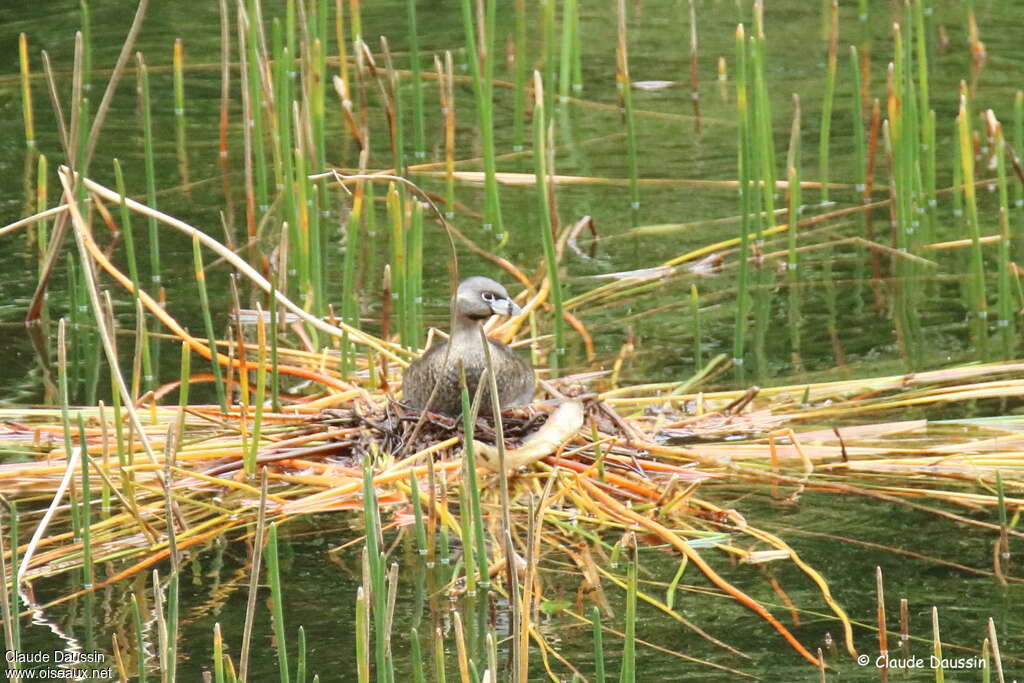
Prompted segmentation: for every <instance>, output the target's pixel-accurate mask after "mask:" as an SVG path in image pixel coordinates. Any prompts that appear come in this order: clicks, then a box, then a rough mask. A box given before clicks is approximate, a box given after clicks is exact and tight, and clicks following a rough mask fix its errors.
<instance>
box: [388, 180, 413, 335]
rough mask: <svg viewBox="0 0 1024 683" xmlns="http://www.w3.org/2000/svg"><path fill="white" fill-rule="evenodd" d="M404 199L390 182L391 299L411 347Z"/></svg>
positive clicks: (399, 325) (399, 326)
mask: <svg viewBox="0 0 1024 683" xmlns="http://www.w3.org/2000/svg"><path fill="white" fill-rule="evenodd" d="M401 202H402V200H401V197H400V196H399V193H398V188H396V187H395V184H394V183H393V182H392V183H389V184H388V195H387V208H388V222H389V224H390V225H391V277H392V280H391V300H392V302H393V304H394V311H395V313H396V314H397V316H398V330H399V336H400V338H401V342H402V346H404V347H406V348H409V339H408V328H407V325H406V324H407V322H408V320H409V290H408V284H407V278H406V275H407V265H406V261H407V257H408V254H407V253H406V237H405V225H404V221H403V220H402V218H403V216H402V203H401Z"/></svg>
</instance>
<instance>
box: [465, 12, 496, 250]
mask: <svg viewBox="0 0 1024 683" xmlns="http://www.w3.org/2000/svg"><path fill="white" fill-rule="evenodd" d="M461 5H462V27H463V31H464V33H465V40H466V56H467V59H468V61H469V72H470V75H471V84H472V86H473V96H474V99H475V100H476V108H477V117H478V120H479V122H480V139H481V143H482V146H483V157H484V222H483V229H484V232H485V233H493V235H494V238H495V239H496V240H497V242H498V243H499V244H504V242H505V240H506V239H507V236H506V235H505V227H504V222H503V219H502V215H501V201H500V198H499V195H498V181H497V167H496V163H495V152H494V115H493V111H492V108H493V97H494V34H495V21H496V12H497V7H496V6H497V3H496V0H484V10H483V25H482V26H477V25H476V22H475V21H474V20H473V9H472V7H471V2H470V0H461ZM478 32H479V35H480V36H481V42H480V44H479V45H478V44H477V38H476V36H477V34H478Z"/></svg>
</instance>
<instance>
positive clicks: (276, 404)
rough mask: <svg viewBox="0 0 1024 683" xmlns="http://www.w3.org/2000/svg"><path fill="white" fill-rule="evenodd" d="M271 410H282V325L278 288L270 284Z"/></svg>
mask: <svg viewBox="0 0 1024 683" xmlns="http://www.w3.org/2000/svg"><path fill="white" fill-rule="evenodd" d="M269 298H270V410H271V411H272V412H275V413H277V412H280V411H281V399H280V395H281V373H280V372H279V371H278V369H277V331H278V329H279V328H280V327H281V325H280V316H279V314H278V310H277V288H276V287H274V285H273V284H271V285H270V294H269Z"/></svg>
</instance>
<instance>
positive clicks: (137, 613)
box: [115, 392, 147, 683]
mask: <svg viewBox="0 0 1024 683" xmlns="http://www.w3.org/2000/svg"><path fill="white" fill-rule="evenodd" d="M115 393H116V392H115ZM131 603H132V623H133V624H134V625H135V657H136V660H137V663H136V665H135V669H136V673H137V674H138V677H139V683H146V680H147V677H146V641H145V638H144V634H145V632H144V631H143V629H142V610H140V609H139V601H138V600H137V599H136V598H135V594H134V593H132V597H131Z"/></svg>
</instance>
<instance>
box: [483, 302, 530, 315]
mask: <svg viewBox="0 0 1024 683" xmlns="http://www.w3.org/2000/svg"><path fill="white" fill-rule="evenodd" d="M491 310H492V311H494V312H495V313H496V314H498V315H519V314H520V313H522V312H523V309H521V308H520V307H519V305H518V304H517V303H516V302H515V301H512V299H495V300H494V301H492V302H491Z"/></svg>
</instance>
